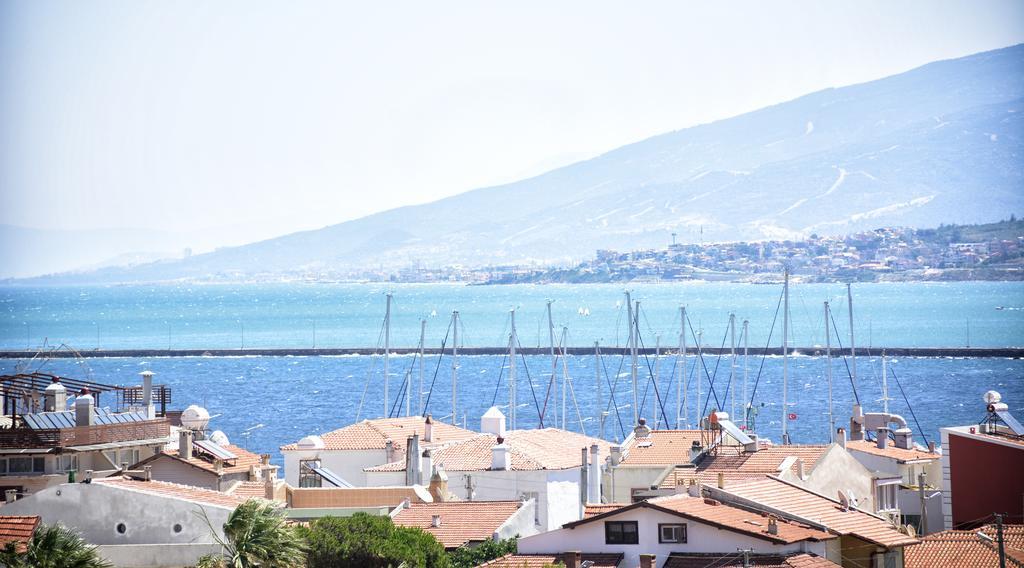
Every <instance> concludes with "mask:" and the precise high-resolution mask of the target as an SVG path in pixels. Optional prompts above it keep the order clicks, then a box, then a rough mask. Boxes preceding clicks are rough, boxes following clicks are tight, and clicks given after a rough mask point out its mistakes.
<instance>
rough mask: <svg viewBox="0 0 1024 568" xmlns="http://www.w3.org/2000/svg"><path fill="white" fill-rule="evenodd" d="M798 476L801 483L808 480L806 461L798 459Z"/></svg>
mask: <svg viewBox="0 0 1024 568" xmlns="http://www.w3.org/2000/svg"><path fill="white" fill-rule="evenodd" d="M796 476H797V477H799V478H800V481H803V480H805V479H807V475H806V472H805V471H804V460H802V459H800V458H797V459H796Z"/></svg>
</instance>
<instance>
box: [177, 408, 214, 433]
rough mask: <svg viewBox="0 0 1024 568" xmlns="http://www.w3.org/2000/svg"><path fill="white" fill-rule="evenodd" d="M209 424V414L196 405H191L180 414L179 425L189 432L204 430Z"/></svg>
mask: <svg viewBox="0 0 1024 568" xmlns="http://www.w3.org/2000/svg"><path fill="white" fill-rule="evenodd" d="M209 423H210V413H209V412H207V411H206V409H205V408H203V407H202V406H198V405H195V404H193V405H191V406H189V407H188V408H186V409H185V410H184V411H183V412H182V413H181V425H182V426H184V427H186V428H188V429H189V430H206V426H207V425H208V424H209Z"/></svg>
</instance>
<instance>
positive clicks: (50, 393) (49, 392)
mask: <svg viewBox="0 0 1024 568" xmlns="http://www.w3.org/2000/svg"><path fill="white" fill-rule="evenodd" d="M67 407H68V389H66V388H64V385H62V384H60V378H59V377H54V378H53V382H52V383H50V384H49V385H48V386H47V387H46V390H45V391H44V392H43V411H44V412H61V411H63V410H66V409H67Z"/></svg>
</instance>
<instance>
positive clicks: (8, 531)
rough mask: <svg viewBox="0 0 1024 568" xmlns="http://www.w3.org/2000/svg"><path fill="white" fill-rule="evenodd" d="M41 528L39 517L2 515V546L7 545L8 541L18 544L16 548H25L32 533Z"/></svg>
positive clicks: (0, 537)
mask: <svg viewBox="0 0 1024 568" xmlns="http://www.w3.org/2000/svg"><path fill="white" fill-rule="evenodd" d="M37 528H39V517H35V516H32V517H25V516H12V515H0V548H3V547H5V546H7V543H9V542H13V543H15V544H16V549H17V550H19V551H21V550H24V548H25V545H26V544H27V543H28V541H30V540H32V535H34V534H35V533H36V529H37Z"/></svg>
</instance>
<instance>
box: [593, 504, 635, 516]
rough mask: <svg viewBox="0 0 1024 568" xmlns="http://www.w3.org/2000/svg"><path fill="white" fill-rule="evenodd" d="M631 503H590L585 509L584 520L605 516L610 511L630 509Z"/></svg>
mask: <svg viewBox="0 0 1024 568" xmlns="http://www.w3.org/2000/svg"><path fill="white" fill-rule="evenodd" d="M628 506H629V503H601V504H595V503H588V504H587V506H586V508H584V509H583V518H584V519H589V518H590V517H594V516H597V515H603V514H605V513H607V512H608V511H614V510H615V509H621V508H623V507H628Z"/></svg>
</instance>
